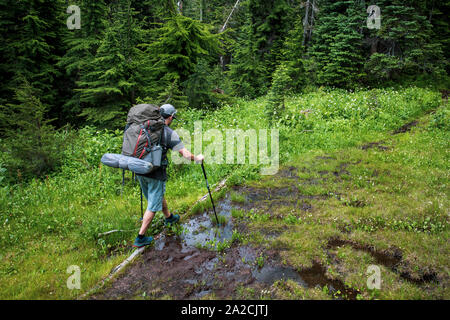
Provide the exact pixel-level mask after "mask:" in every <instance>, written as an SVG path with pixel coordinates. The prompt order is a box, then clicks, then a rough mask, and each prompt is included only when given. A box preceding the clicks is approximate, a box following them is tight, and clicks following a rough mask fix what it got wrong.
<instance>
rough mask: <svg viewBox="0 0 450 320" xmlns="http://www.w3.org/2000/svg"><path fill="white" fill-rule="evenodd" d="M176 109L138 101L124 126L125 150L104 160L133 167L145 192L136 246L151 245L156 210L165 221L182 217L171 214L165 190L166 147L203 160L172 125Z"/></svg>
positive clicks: (170, 221) (116, 165)
mask: <svg viewBox="0 0 450 320" xmlns="http://www.w3.org/2000/svg"><path fill="white" fill-rule="evenodd" d="M176 113H177V110H176V109H175V107H174V106H172V105H171V104H164V105H162V106H161V107H158V106H156V105H153V104H138V105H135V106H133V107H132V108H131V109H130V111H129V112H128V116H127V125H126V126H125V129H124V134H123V142H122V154H115V153H105V154H104V155H103V156H102V159H101V162H102V163H103V164H105V165H107V166H110V167H113V168H120V169H123V170H131V171H133V172H134V173H135V174H136V176H137V179H138V180H139V184H140V186H141V190H142V193H143V194H144V196H145V198H146V199H147V209H146V211H145V213H144V215H143V218H142V226H141V228H140V230H139V233H138V236H137V237H136V239H135V241H134V244H133V246H134V247H137V248H141V247H143V246H146V245H149V244H151V243H152V241H153V237H146V236H145V233H146V232H147V229H148V227H149V226H150V224H151V222H152V220H153V218H154V216H155V213H156V212H157V211H160V210H162V212H163V214H164V216H165V218H166V219H165V224H166V225H168V224H172V223H176V222H178V220H180V216H179V215H178V214H175V215H173V214H171V213H170V212H169V208H168V206H167V202H166V199H165V198H164V193H165V191H166V181H167V172H166V170H167V166H168V164H169V163H168V160H167V151H168V150H169V149H171V150H173V151H178V152H179V153H180V154H181V155H182V156H183V157H185V158H186V159H189V160H191V161H192V160H194V161H195V162H197V163H202V164H203V160H204V157H203V155H201V154H200V155H198V156H194V155H193V154H192V153H191V152H189V150H187V149H186V148H185V147H184V144H183V142H182V141H181V139H180V136H179V135H178V134H177V133H176V132H175V131H174V130H172V129H171V128H169V126H170V124H171V123H172V121H173V119H176V117H175V114H176Z"/></svg>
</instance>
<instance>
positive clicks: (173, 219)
mask: <svg viewBox="0 0 450 320" xmlns="http://www.w3.org/2000/svg"><path fill="white" fill-rule="evenodd" d="M178 220H180V216H179V215H178V214H172V217H171V218H166V222H165V223H164V224H165V225H166V226H167V225H169V224H172V223H177V222H178Z"/></svg>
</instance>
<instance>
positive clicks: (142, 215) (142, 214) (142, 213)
mask: <svg viewBox="0 0 450 320" xmlns="http://www.w3.org/2000/svg"><path fill="white" fill-rule="evenodd" d="M139 189H141V220H142V219H144V212H143V210H144V209H143V208H142V188H141V185H140V184H139Z"/></svg>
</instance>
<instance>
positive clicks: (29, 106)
mask: <svg viewBox="0 0 450 320" xmlns="http://www.w3.org/2000/svg"><path fill="white" fill-rule="evenodd" d="M39 92H40V90H36V89H34V88H33V87H32V86H31V84H30V83H29V82H28V80H26V78H25V77H22V82H21V84H20V86H19V87H18V88H16V89H15V96H14V98H15V99H14V100H15V101H17V103H9V104H7V105H6V106H0V123H1V124H2V125H1V126H0V128H1V130H0V131H1V132H0V134H1V135H2V136H3V137H4V141H2V149H3V150H2V151H4V152H8V154H9V155H10V161H7V163H6V167H7V169H8V172H9V178H10V179H13V180H15V179H17V178H31V177H39V176H42V175H43V174H45V173H48V172H50V171H51V170H52V169H54V168H55V167H56V166H57V165H58V163H59V154H58V152H61V147H62V144H58V141H57V140H56V139H55V135H54V128H53V126H52V125H51V124H50V122H51V121H52V120H48V119H46V117H45V115H46V114H47V112H48V107H47V106H45V105H44V104H43V103H42V102H41V100H40V98H39ZM15 182H17V181H15Z"/></svg>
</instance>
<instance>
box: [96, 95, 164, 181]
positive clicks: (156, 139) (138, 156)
mask: <svg viewBox="0 0 450 320" xmlns="http://www.w3.org/2000/svg"><path fill="white" fill-rule="evenodd" d="M164 125H165V122H164V119H163V117H162V116H161V114H160V113H159V107H157V106H155V105H153V104H138V105H136V106H134V107H132V108H131V109H130V111H129V112H128V117H127V125H126V126H125V130H124V133H123V142H122V154H116V153H105V154H104V155H103V156H102V159H101V162H102V163H103V164H105V165H107V166H110V167H113V168H121V169H124V170H131V171H133V172H135V173H137V174H144V175H145V174H148V173H150V172H152V171H154V170H156V169H157V168H159V167H160V166H161V165H164V163H163V161H162V160H163V159H162V151H163V147H162V146H161V138H162V134H163V131H164Z"/></svg>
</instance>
